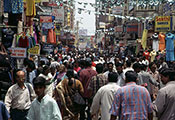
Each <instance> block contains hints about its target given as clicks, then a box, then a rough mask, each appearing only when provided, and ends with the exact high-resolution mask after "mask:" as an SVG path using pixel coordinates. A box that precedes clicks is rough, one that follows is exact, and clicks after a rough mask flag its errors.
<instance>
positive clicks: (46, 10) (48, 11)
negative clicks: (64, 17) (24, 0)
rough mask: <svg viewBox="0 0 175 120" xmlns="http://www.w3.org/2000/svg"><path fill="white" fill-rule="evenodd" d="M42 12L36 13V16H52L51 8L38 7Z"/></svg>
mask: <svg viewBox="0 0 175 120" xmlns="http://www.w3.org/2000/svg"><path fill="white" fill-rule="evenodd" d="M40 7H41V9H42V10H43V11H37V15H40V16H52V8H51V7H45V6H40Z"/></svg>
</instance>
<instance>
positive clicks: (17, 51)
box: [8, 48, 27, 58]
mask: <svg viewBox="0 0 175 120" xmlns="http://www.w3.org/2000/svg"><path fill="white" fill-rule="evenodd" d="M8 50H9V51H10V52H11V54H10V56H11V57H15V58H26V51H27V50H26V48H8Z"/></svg>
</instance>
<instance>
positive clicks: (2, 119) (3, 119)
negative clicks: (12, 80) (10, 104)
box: [0, 101, 10, 120]
mask: <svg viewBox="0 0 175 120" xmlns="http://www.w3.org/2000/svg"><path fill="white" fill-rule="evenodd" d="M9 118H10V115H9V113H8V111H7V109H6V107H5V104H4V103H3V102H1V101H0V120H8V119H9Z"/></svg>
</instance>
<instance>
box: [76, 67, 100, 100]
mask: <svg viewBox="0 0 175 120" xmlns="http://www.w3.org/2000/svg"><path fill="white" fill-rule="evenodd" d="M96 75H97V72H96V71H95V70H93V69H92V68H91V67H88V68H86V69H84V70H82V71H81V72H80V77H79V80H80V81H81V83H82V84H83V88H84V94H83V97H84V98H89V97H91V94H90V91H89V90H88V85H89V83H90V81H91V78H92V77H93V76H96Z"/></svg>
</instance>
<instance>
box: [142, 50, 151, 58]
mask: <svg viewBox="0 0 175 120" xmlns="http://www.w3.org/2000/svg"><path fill="white" fill-rule="evenodd" d="M149 54H150V53H149V52H148V51H147V50H146V51H145V52H144V53H143V56H145V57H146V59H147V60H149V57H150V55H149Z"/></svg>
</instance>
